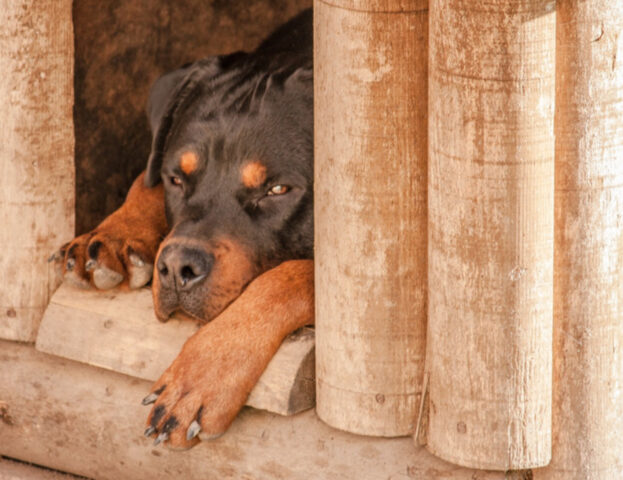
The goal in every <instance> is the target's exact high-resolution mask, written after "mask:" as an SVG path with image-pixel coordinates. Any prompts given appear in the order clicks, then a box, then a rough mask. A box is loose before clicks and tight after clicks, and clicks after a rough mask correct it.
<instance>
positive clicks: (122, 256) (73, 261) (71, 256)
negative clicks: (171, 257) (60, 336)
mask: <svg viewBox="0 0 623 480" xmlns="http://www.w3.org/2000/svg"><path fill="white" fill-rule="evenodd" d="M144 177H145V174H144V173H142V174H141V175H139V176H138V178H137V179H136V180H135V181H134V183H133V184H132V187H131V188H130V191H129V192H128V195H127V197H126V200H125V202H124V204H123V205H122V206H121V207H120V208H119V209H118V210H117V211H115V212H113V213H112V214H111V215H110V216H108V217H107V218H106V219H104V221H103V222H102V223H101V224H99V225H98V226H97V227H96V228H95V229H94V230H93V231H91V232H89V233H86V234H84V235H81V236H79V237H78V238H76V239H74V240H73V241H71V242H70V243H68V244H67V245H64V246H63V247H62V248H61V249H60V250H59V251H58V252H56V253H55V254H54V255H53V256H52V257H50V259H51V260H54V261H56V262H57V264H58V265H59V267H60V268H62V271H63V275H64V278H65V279H66V280H68V281H71V282H72V283H74V284H77V285H80V286H84V287H87V286H89V285H90V284H92V285H95V286H96V287H97V288H100V289H107V288H112V287H115V286H117V285H119V284H122V283H125V284H127V285H128V286H129V287H131V288H139V287H142V286H143V285H145V284H146V283H147V282H149V280H150V279H151V275H152V271H153V264H154V258H155V256H156V252H157V250H158V245H160V242H161V241H162V239H163V238H164V236H165V235H166V234H167V231H168V226H167V221H166V217H165V213H164V188H163V186H162V184H159V185H157V186H156V187H153V188H147V187H145V185H144Z"/></svg>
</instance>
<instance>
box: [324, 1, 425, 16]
mask: <svg viewBox="0 0 623 480" xmlns="http://www.w3.org/2000/svg"><path fill="white" fill-rule="evenodd" d="M317 1H319V3H323V4H325V5H328V6H332V7H338V8H341V9H344V10H353V11H357V12H368V13H415V12H425V11H427V10H428V0H317Z"/></svg>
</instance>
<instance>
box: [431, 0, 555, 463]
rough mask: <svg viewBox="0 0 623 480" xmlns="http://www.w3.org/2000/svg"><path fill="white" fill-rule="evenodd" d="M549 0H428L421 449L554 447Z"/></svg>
mask: <svg viewBox="0 0 623 480" xmlns="http://www.w3.org/2000/svg"><path fill="white" fill-rule="evenodd" d="M554 47H555V2H554V1H553V0H549V1H541V0H531V1H522V2H516V1H514V0H493V1H489V2H484V3H481V2H465V1H463V0H432V1H431V4H430V63H429V68H430V75H429V85H430V87H429V88H430V95H429V115H430V118H429V139H430V148H429V170H428V180H429V183H428V190H429V198H428V201H429V224H428V232H429V237H428V245H429V257H428V261H429V270H428V275H429V326H428V338H427V340H428V341H427V367H426V369H427V372H428V373H429V398H430V405H429V406H430V408H429V412H430V416H429V419H428V420H429V429H428V432H427V433H428V448H429V450H430V451H431V452H432V453H435V454H436V455H438V456H440V457H441V458H444V459H446V460H448V461H451V462H453V463H457V464H459V465H464V466H471V467H475V468H488V469H494V470H507V469H523V468H531V467H535V466H542V465H546V464H547V463H548V462H549V460H550V455H551V447H550V442H551V427H550V422H551V377H552V355H551V350H552V308H553V307H552V297H553V235H554V232H553V220H554V215H553V212H554V204H553V200H554V183H553V174H554V136H553V119H554V108H553V107H554Z"/></svg>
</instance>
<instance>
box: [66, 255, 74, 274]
mask: <svg viewBox="0 0 623 480" xmlns="http://www.w3.org/2000/svg"><path fill="white" fill-rule="evenodd" d="M75 266H76V259H75V258H70V259H69V260H67V263H66V264H65V268H66V270H67V271H68V272H71V271H72V270H73V269H74V267H75Z"/></svg>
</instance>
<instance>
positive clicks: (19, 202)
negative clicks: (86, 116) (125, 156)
mask: <svg viewBox="0 0 623 480" xmlns="http://www.w3.org/2000/svg"><path fill="white" fill-rule="evenodd" d="M71 3H72V2H71V1H70V0H61V1H37V0H15V1H14V0H0V24H2V29H1V31H0V70H1V71H2V75H1V78H0V112H2V115H3V118H2V128H0V225H2V227H1V228H0V245H1V246H2V255H0V278H1V279H2V288H0V338H7V339H11V340H19V341H33V340H34V338H35V335H36V332H37V327H38V326H39V322H40V320H41V315H43V310H44V308H45V306H46V305H47V303H48V300H49V298H50V295H51V293H52V292H53V291H54V288H56V287H57V286H58V279H57V277H56V273H55V271H54V269H53V268H52V267H50V266H49V265H48V263H47V262H46V260H47V258H48V257H49V255H50V254H51V253H52V252H53V251H54V250H55V249H57V248H58V247H59V246H60V245H61V244H62V243H63V242H64V241H67V239H69V238H71V237H72V236H73V233H74V165H73V149H74V139H73V138H74V137H73V120H72V105H73V31H72V23H71Z"/></svg>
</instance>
